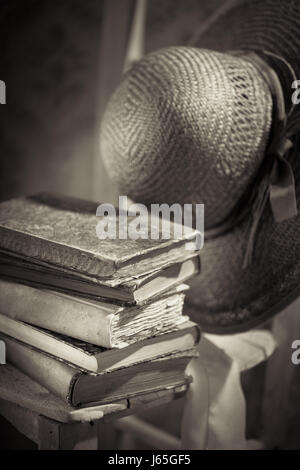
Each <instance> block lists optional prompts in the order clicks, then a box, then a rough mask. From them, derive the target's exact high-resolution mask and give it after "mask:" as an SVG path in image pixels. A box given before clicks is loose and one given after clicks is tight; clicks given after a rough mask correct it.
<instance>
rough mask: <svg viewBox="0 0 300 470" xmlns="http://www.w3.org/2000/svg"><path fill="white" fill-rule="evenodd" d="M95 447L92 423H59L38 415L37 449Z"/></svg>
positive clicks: (89, 448)
mask: <svg viewBox="0 0 300 470" xmlns="http://www.w3.org/2000/svg"><path fill="white" fill-rule="evenodd" d="M97 447H98V436H97V426H96V425H94V423H59V422H58V421H54V420H52V419H49V418H46V417H44V416H40V417H39V440H38V448H39V450H93V449H97Z"/></svg>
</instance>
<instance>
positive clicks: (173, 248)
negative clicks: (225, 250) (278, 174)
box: [0, 193, 202, 279]
mask: <svg viewBox="0 0 300 470" xmlns="http://www.w3.org/2000/svg"><path fill="white" fill-rule="evenodd" d="M98 205H99V204H98V203H96V202H90V201H85V200H82V199H77V198H73V197H68V196H61V195H54V194H49V193H40V194H37V195H33V196H26V197H20V198H15V199H10V200H8V201H5V202H2V203H1V204H0V250H1V251H2V252H5V253H8V254H12V255H16V256H20V257H22V258H25V259H27V260H31V261H33V262H36V263H46V264H47V265H50V266H55V267H61V268H65V269H68V270H71V271H74V272H79V273H83V274H86V275H89V276H96V277H99V278H115V277H117V278H118V277H121V278H122V277H124V278H127V279H128V278H130V277H135V276H142V275H145V274H148V273H150V272H153V271H158V270H161V269H164V268H166V267H168V266H171V265H172V264H174V263H178V262H183V261H185V260H186V259H189V258H191V257H192V256H195V255H196V254H197V252H199V251H198V250H197V247H198V246H199V237H202V234H201V233H200V232H199V231H197V230H193V229H186V228H185V230H182V236H181V237H178V236H176V237H174V227H175V226H176V224H173V223H172V222H170V227H171V228H170V234H171V235H170V238H169V239H165V238H163V236H162V233H161V224H160V226H159V236H158V239H152V238H151V236H150V234H149V233H150V232H149V233H148V235H149V236H148V237H147V238H146V235H147V234H145V233H144V234H143V235H142V237H141V238H138V239H132V238H130V237H127V238H125V239H124V238H122V239H120V238H119V237H118V230H116V237H115V238H109V237H108V238H105V239H100V238H99V237H98V236H97V232H96V228H97V224H98V223H99V220H100V219H101V217H99V216H97V215H96V211H97V207H98ZM104 217H111V216H110V215H108V216H106V215H104V216H102V219H103V218H104ZM136 217H138V216H137V215H136V216H135V217H134V216H130V217H129V219H130V220H129V222H128V224H129V223H130V222H132V221H133V219H134V218H136ZM149 219H150V216H149ZM110 222H112V221H110ZM119 222H120V212H119V210H118V209H116V224H117V226H118V225H119ZM149 223H150V222H149ZM177 227H178V224H177ZM177 233H178V231H177Z"/></svg>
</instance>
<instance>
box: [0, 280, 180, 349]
mask: <svg viewBox="0 0 300 470" xmlns="http://www.w3.org/2000/svg"><path fill="white" fill-rule="evenodd" d="M187 289H188V286H186V285H180V286H178V287H176V288H174V289H172V290H170V291H168V293H167V294H165V295H164V296H162V297H160V298H159V299H156V300H155V301H153V302H149V303H147V304H145V305H142V306H133V307H122V306H119V305H116V304H113V303H108V302H100V301H96V300H92V299H88V298H82V297H78V296H71V295H66V294H63V293H59V292H54V291H50V290H46V289H35V288H33V287H30V286H26V285H24V284H19V283H14V282H7V281H4V280H1V279H0V313H2V314H4V315H6V316H8V317H10V318H13V319H16V320H21V321H23V322H26V323H30V324H32V325H36V326H40V327H42V328H46V329H48V330H51V331H54V332H57V333H61V334H63V335H66V336H71V337H73V338H77V339H79V340H82V341H85V342H87V343H91V344H95V345H98V346H103V347H105V348H122V347H125V346H128V345H129V344H132V343H135V342H137V341H141V340H143V339H146V338H149V337H151V336H154V335H161V334H163V333H166V332H168V331H172V330H174V329H176V328H177V326H178V325H180V324H181V323H183V322H184V321H186V320H187V317H186V316H183V315H182V308H183V302H184V296H185V292H186V290H187Z"/></svg>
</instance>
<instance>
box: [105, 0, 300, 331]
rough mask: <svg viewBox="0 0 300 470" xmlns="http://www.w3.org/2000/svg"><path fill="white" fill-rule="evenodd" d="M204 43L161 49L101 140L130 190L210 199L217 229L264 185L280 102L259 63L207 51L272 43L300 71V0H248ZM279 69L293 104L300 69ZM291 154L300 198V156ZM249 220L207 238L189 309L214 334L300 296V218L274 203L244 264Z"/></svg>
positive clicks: (137, 70) (143, 67) (116, 102)
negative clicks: (276, 211)
mask: <svg viewBox="0 0 300 470" xmlns="http://www.w3.org/2000/svg"><path fill="white" fill-rule="evenodd" d="M228 31H230V32H231V34H230V35H229V34H228ZM198 41H199V43H197V44H196V46H199V47H205V48H206V49H196V48H185V47H180V48H169V49H165V50H161V51H158V52H157V53H153V54H150V55H148V56H146V57H145V58H144V59H142V60H141V61H140V62H139V63H137V64H136V65H135V66H134V67H133V68H132V70H130V71H129V72H128V74H127V75H126V76H125V77H124V79H123V81H122V83H121V85H120V87H119V88H118V90H117V91H116V92H115V94H114V95H113V97H112V99H111V101H110V103H109V106H108V108H107V111H106V113H105V115H104V121H103V125H102V129H101V149H102V155H103V157H104V161H105V164H106V167H107V169H108V172H109V174H110V176H111V177H112V178H113V179H114V180H115V181H117V183H118V184H119V187H120V192H121V193H123V194H128V195H129V196H131V197H132V198H133V199H135V200H136V201H138V202H144V203H146V204H149V203H154V202H158V203H163V202H164V203H168V204H172V203H174V202H179V203H181V204H184V203H204V204H205V228H206V229H209V228H213V227H216V226H217V225H218V224H220V223H222V222H223V221H224V220H226V219H227V218H228V216H229V215H230V214H231V212H232V210H233V209H234V208H235V206H236V204H237V203H238V202H239V200H240V199H241V197H242V196H243V195H244V194H245V193H246V192H247V190H249V188H250V187H251V184H252V183H253V180H254V178H255V176H256V174H257V172H258V170H259V167H260V164H261V162H262V160H263V158H264V154H265V148H266V145H267V143H268V138H269V135H270V129H271V113H272V99H271V94H270V92H269V89H268V87H267V85H266V83H265V82H264V80H263V79H262V77H261V75H260V73H259V72H258V71H257V70H256V68H255V67H254V66H253V65H252V64H250V63H248V62H247V61H245V60H244V59H243V58H241V57H236V56H230V55H229V54H225V53H220V52H215V51H213V50H207V48H208V49H218V50H219V51H226V50H227V51H228V50H234V49H249V50H256V51H258V50H262V49H267V50H268V51H270V52H275V53H276V54H278V55H281V56H283V57H284V58H285V59H287V60H289V61H290V62H291V63H292V65H293V66H294V68H295V71H296V73H297V71H298V67H299V63H297V60H299V59H298V57H300V4H299V3H298V2H293V1H289V0H286V1H282V0H281V1H277V0H272V1H271V0H270V1H269V0H267V1H255V0H253V1H250V2H243V5H242V7H240V6H238V7H236V8H235V9H233V10H232V11H230V12H229V13H227V14H226V15H225V16H224V17H222V18H220V19H219V20H218V21H217V23H216V24H215V25H213V26H212V28H210V30H209V31H208V32H207V33H205V35H204V36H203V37H201V38H199V40H198ZM272 65H274V64H272ZM278 75H279V77H280V79H281V80H282V83H283V86H284V88H285V91H286V103H287V105H288V106H290V93H291V91H290V90H291V77H290V76H289V77H288V74H286V71H285V70H284V68H282V69H281V68H280V69H278ZM298 77H300V70H299V75H298ZM298 142H299V140H298ZM296 145H298V148H299V143H296ZM291 163H292V165H293V169H294V172H295V180H296V190H297V203H298V207H299V205H300V159H299V155H298V158H296V156H294V157H293V161H292V162H291ZM248 228H249V226H248V220H247V219H245V220H244V221H243V222H241V223H240V224H239V225H237V226H235V227H234V228H233V229H231V230H229V231H228V232H227V233H225V234H222V235H220V236H218V237H216V238H213V239H210V238H208V239H207V240H206V242H205V246H204V249H203V250H202V257H201V259H202V273H201V275H200V276H198V277H197V278H195V279H194V280H193V281H192V282H191V291H190V293H189V294H188V299H187V303H188V305H187V311H188V313H189V314H190V315H191V316H192V318H193V319H194V320H196V321H198V323H199V324H200V325H201V326H202V327H203V328H204V329H205V330H206V331H210V332H214V333H227V332H228V333H231V332H235V331H243V330H246V329H248V328H250V327H253V326H255V325H257V324H260V323H261V322H262V321H264V320H266V319H267V318H269V316H271V315H272V314H274V313H276V312H277V311H279V310H280V309H282V308H283V307H284V306H285V305H286V304H287V303H288V302H290V301H292V300H293V299H294V298H295V297H296V296H297V295H298V294H299V289H300V282H299V281H300V277H299V275H300V237H299V234H300V217H299V216H297V217H295V218H293V219H291V220H288V221H285V222H281V223H280V224H275V223H274V221H273V219H272V215H271V211H270V207H269V205H267V207H266V209H265V212H264V214H263V218H262V221H261V223H260V225H259V230H258V233H257V236H256V241H255V250H254V259H253V262H252V264H251V265H250V266H249V267H248V268H246V269H244V270H243V269H242V264H243V257H244V254H245V251H246V246H247V240H248Z"/></svg>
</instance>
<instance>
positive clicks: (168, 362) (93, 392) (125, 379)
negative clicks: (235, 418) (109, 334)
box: [1, 335, 197, 406]
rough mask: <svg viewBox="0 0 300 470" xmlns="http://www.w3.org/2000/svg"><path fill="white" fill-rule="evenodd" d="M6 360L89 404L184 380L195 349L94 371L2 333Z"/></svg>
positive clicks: (60, 393)
mask: <svg viewBox="0 0 300 470" xmlns="http://www.w3.org/2000/svg"><path fill="white" fill-rule="evenodd" d="M1 338H2V340H3V341H5V343H6V351H7V360H8V362H10V363H11V364H13V365H14V366H15V367H17V368H18V369H20V370H21V371H22V372H24V373H25V374H27V375H29V377H31V378H32V379H33V380H35V381H36V382H38V383H39V384H40V385H42V386H44V387H45V388H46V389H47V390H49V391H51V392H52V393H54V394H55V395H57V396H59V397H60V398H62V399H64V400H65V401H67V402H68V403H69V404H70V405H72V406H88V405H94V404H96V403H97V404H102V403H108V402H112V401H113V400H121V399H123V398H127V399H128V398H131V397H134V396H136V395H140V394H142V393H149V392H152V391H156V390H162V389H166V388H169V387H174V385H175V384H176V383H182V381H183V379H184V377H185V369H186V366H187V364H188V362H189V361H190V360H191V359H192V358H193V357H196V356H197V351H196V349H190V350H187V351H184V352H181V353H176V354H174V355H171V356H167V357H164V358H161V359H156V360H153V361H149V362H145V363H140V364H136V365H133V366H131V367H125V368H122V369H117V370H114V371H112V372H105V373H101V374H94V373H92V372H90V373H87V372H86V371H84V370H82V369H79V368H75V367H72V366H70V365H69V364H67V363H65V362H63V361H58V360H56V359H54V358H53V357H51V356H49V355H47V354H44V353H42V352H40V351H38V350H36V349H33V348H31V347H29V346H27V345H25V344H23V343H21V342H19V341H17V340H15V339H12V338H10V337H8V336H5V335H1Z"/></svg>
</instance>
